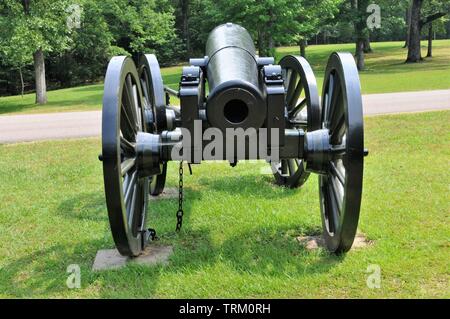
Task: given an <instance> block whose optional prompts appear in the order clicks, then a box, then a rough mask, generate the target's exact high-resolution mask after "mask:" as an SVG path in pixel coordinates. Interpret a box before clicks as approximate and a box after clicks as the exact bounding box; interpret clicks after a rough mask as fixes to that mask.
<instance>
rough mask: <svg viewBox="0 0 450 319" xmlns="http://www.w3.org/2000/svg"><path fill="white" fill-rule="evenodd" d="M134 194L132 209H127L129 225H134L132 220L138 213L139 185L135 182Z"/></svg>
mask: <svg viewBox="0 0 450 319" xmlns="http://www.w3.org/2000/svg"><path fill="white" fill-rule="evenodd" d="M133 188H134V189H133V195H132V196H131V203H130V209H129V210H128V211H127V213H128V214H127V217H128V226H130V228H131V226H132V221H133V218H134V216H135V215H136V214H135V213H136V202H137V193H138V185H137V183H135V184H134V185H133Z"/></svg>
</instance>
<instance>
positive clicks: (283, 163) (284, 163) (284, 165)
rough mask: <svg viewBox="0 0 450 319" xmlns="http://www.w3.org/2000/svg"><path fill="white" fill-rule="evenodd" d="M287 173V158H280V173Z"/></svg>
mask: <svg viewBox="0 0 450 319" xmlns="http://www.w3.org/2000/svg"><path fill="white" fill-rule="evenodd" d="M287 173H288V167H287V160H284V159H283V160H281V175H286V174H287Z"/></svg>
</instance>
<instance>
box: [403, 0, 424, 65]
mask: <svg viewBox="0 0 450 319" xmlns="http://www.w3.org/2000/svg"><path fill="white" fill-rule="evenodd" d="M422 2H423V0H413V1H412V7H411V22H410V30H409V42H408V57H407V58H406V62H407V63H415V62H419V61H420V60H421V59H422V56H421V52H420V10H421V9H422Z"/></svg>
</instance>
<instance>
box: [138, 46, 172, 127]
mask: <svg viewBox="0 0 450 319" xmlns="http://www.w3.org/2000/svg"><path fill="white" fill-rule="evenodd" d="M139 78H140V80H141V85H142V94H143V96H144V99H145V101H146V104H147V105H148V108H149V109H151V111H152V114H153V119H154V127H153V128H151V127H150V128H149V129H150V130H151V131H149V132H150V133H161V132H162V131H164V130H165V129H167V122H166V121H167V120H166V95H165V91H164V83H163V79H162V75H161V69H160V67H159V63H158V59H157V58H156V56H155V55H154V54H144V55H142V56H141V58H140V60H139Z"/></svg>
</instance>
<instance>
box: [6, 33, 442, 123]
mask: <svg viewBox="0 0 450 319" xmlns="http://www.w3.org/2000/svg"><path fill="white" fill-rule="evenodd" d="M402 45H403V43H402V42H380V43H373V44H372V47H373V49H374V52H373V53H370V54H367V55H366V66H367V70H365V71H363V72H361V85H362V92H363V93H364V94H369V93H387V92H402V91H422V90H436V89H450V40H436V41H434V42H433V55H434V56H433V58H432V59H424V61H423V62H421V63H418V64H405V63H404V61H405V57H406V49H403V48H402ZM425 50H426V47H425V42H423V51H424V52H423V53H424V54H425V53H426V51H425ZM333 51H348V52H354V44H337V45H317V46H315V45H311V46H309V47H308V49H307V58H308V60H309V61H310V63H311V65H312V67H313V70H314V72H315V74H316V77H317V80H318V85H319V92H321V91H322V81H323V76H324V72H325V66H326V62H327V59H328V57H329V55H330V54H331V53H332V52H333ZM287 54H296V55H298V54H299V49H298V48H297V47H282V48H278V50H277V54H276V57H277V59H280V58H281V57H282V56H284V55H287ZM181 68H182V66H175V67H170V68H165V69H163V70H162V74H163V77H164V83H165V84H166V85H168V86H169V87H171V88H173V89H178V83H179V81H180V75H181ZM102 94H103V85H102V84H97V85H89V86H84V87H76V88H70V89H63V90H55V91H51V92H49V93H48V100H49V102H48V104H46V105H44V106H36V105H35V104H34V99H35V96H34V94H27V95H25V96H24V97H23V98H22V97H21V96H13V97H3V98H0V114H6V113H45V112H63V111H88V110H98V109H100V108H101V104H102ZM172 103H173V104H178V103H179V101H178V100H177V99H175V98H172Z"/></svg>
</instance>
